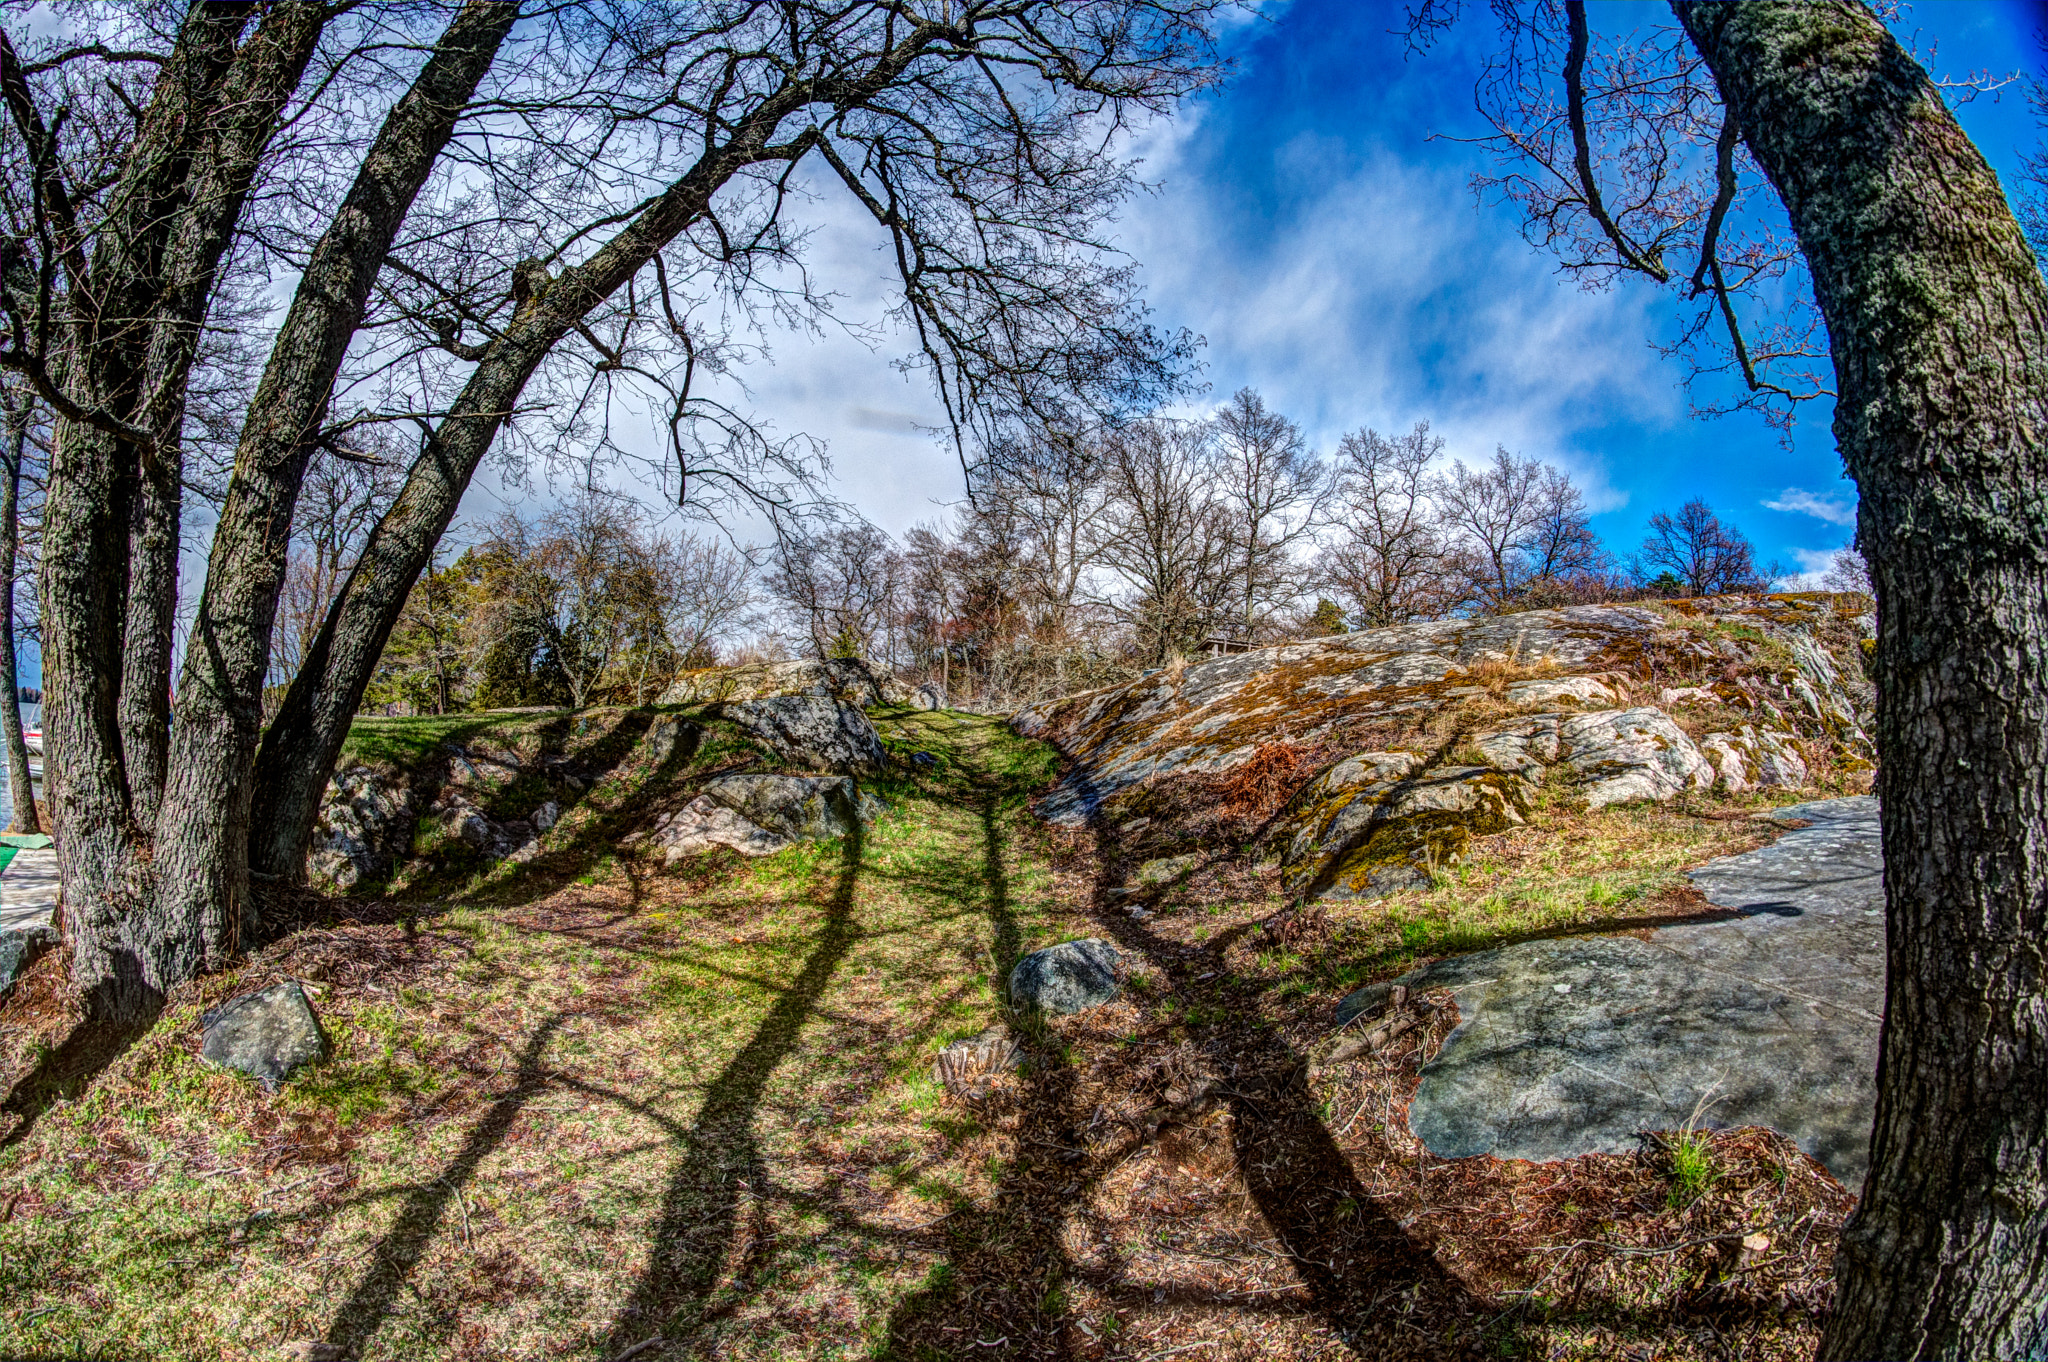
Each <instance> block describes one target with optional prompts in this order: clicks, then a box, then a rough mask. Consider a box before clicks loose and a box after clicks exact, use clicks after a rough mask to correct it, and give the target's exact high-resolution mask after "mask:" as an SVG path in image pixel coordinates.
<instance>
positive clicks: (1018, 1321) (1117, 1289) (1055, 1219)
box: [889, 799, 1480, 1358]
mask: <svg viewBox="0 0 2048 1362" xmlns="http://www.w3.org/2000/svg"><path fill="white" fill-rule="evenodd" d="M995 810H996V804H995V802H994V800H993V799H991V801H990V802H989V804H988V806H987V814H986V816H985V818H984V831H985V837H986V841H987V846H988V853H987V855H988V864H989V866H990V871H991V874H992V876H995V877H996V878H995V879H993V880H992V885H997V884H1000V879H999V874H1000V866H1001V847H1000V840H999V839H1000V825H999V823H998V822H997V820H996V818H995V816H994V814H995ZM1098 835H1099V836H1101V835H1104V834H1098ZM1113 862H1114V858H1113V857H1109V858H1105V860H1104V864H1105V865H1107V864H1111V863H1113ZM1102 888H1103V887H1102V886H1098V894H1097V903H1098V904H1101V903H1102V902H1103V901H1104V900H1105V898H1106V895H1104V894H1102V893H1101V892H1100V891H1101V889H1102ZM991 903H992V913H993V914H994V915H995V925H996V930H997V933H998V935H999V936H1000V935H1001V934H1002V932H1003V931H1004V930H1005V926H1006V925H1008V930H1009V932H1010V933H1011V939H1012V940H1014V939H1015V927H1014V925H1013V924H1007V913H1006V905H1005V900H1004V899H1003V897H1002V896H1001V895H1000V893H998V894H996V895H995V896H994V897H993V898H992V901H991ZM1096 919H1097V922H1098V923H1099V924H1100V925H1101V926H1102V927H1103V928H1105V929H1106V933H1105V934H1107V935H1111V936H1113V937H1114V938H1115V939H1116V940H1117V942H1118V944H1119V945H1120V947H1121V948H1122V949H1123V950H1124V951H1125V952H1126V953H1127V954H1129V955H1135V956H1138V957H1141V958H1143V959H1145V960H1146V961H1148V962H1149V963H1150V964H1151V965H1152V966H1153V968H1154V969H1156V970H1157V971H1158V972H1159V973H1160V974H1162V975H1164V976H1165V978H1166V979H1167V980H1168V981H1170V984H1171V987H1172V992H1173V993H1174V994H1176V995H1178V1000H1179V1001H1181V1002H1183V1003H1193V1002H1200V1003H1203V1004H1206V1005H1208V1006H1209V1007H1210V1008H1212V1009H1214V1010H1215V1011H1216V1012H1217V1013H1218V1014H1220V1015H1222V1016H1223V1017H1225V1018H1227V1019H1236V1020H1235V1021H1231V1020H1226V1021H1225V1022H1224V1023H1223V1025H1222V1026H1221V1027H1219V1028H1217V1030H1216V1032H1215V1033H1214V1034H1213V1038H1212V1039H1211V1041H1210V1043H1209V1044H1207V1045H1206V1046H1205V1047H1204V1050H1205V1059H1206V1061H1207V1062H1208V1064H1209V1065H1211V1066H1212V1068H1213V1070H1214V1071H1215V1073H1216V1074H1217V1076H1218V1077H1219V1078H1220V1080H1221V1084H1222V1088H1221V1090H1222V1094H1223V1095H1224V1097H1225V1100H1226V1102H1227V1104H1228V1106H1229V1108H1230V1112H1231V1118H1232V1119H1231V1122H1230V1125H1231V1132H1232V1138H1233V1140H1234V1142H1235V1146H1236V1148H1235V1154H1236V1163H1237V1168H1238V1173H1239V1176H1240V1177H1241V1178H1242V1182H1243V1186H1244V1190H1245V1192H1246V1193H1247V1195H1248V1196H1249V1197H1250V1199H1251V1201H1252V1202H1253V1204H1254V1205H1255V1206H1256V1207H1257V1209H1258V1211H1259V1214H1260V1217H1261V1218H1262V1219H1263V1220H1264V1222H1265V1224H1266V1227H1267V1229H1268V1230H1269V1231H1270V1232H1271V1234H1272V1236H1273V1240H1272V1242H1273V1243H1274V1244H1275V1246H1276V1248H1277V1255H1278V1256H1280V1257H1283V1258H1285V1259H1287V1260H1288V1261H1289V1263H1290V1266H1291V1268H1292V1270H1293V1271H1294V1273H1295V1274H1296V1276H1297V1278H1298V1279H1299V1281H1300V1283H1301V1286H1302V1288H1303V1290H1304V1291H1305V1293H1306V1295H1307V1298H1308V1299H1307V1308H1308V1309H1309V1310H1310V1311H1311V1312H1313V1313H1314V1314H1315V1315H1317V1316H1319V1317H1320V1319H1321V1321H1322V1322H1323V1323H1324V1324H1325V1325H1326V1326H1327V1327H1328V1328H1329V1329H1330V1330H1331V1332H1333V1333H1335V1334H1336V1335H1337V1336H1338V1337H1339V1338H1341V1339H1343V1340H1344V1341H1345V1342H1346V1343H1347V1344H1348V1345H1349V1346H1350V1347H1351V1348H1352V1349H1353V1350H1354V1351H1356V1352H1358V1353H1359V1354H1361V1355H1365V1356H1373V1357H1384V1356H1410V1355H1418V1356H1419V1355H1427V1356H1431V1357H1456V1356H1461V1355H1467V1354H1469V1353H1471V1352H1472V1351H1473V1350H1474V1348H1475V1347H1476V1345H1477V1343H1478V1335H1479V1333H1480V1329H1479V1327H1478V1321H1477V1317H1478V1315H1479V1308H1478V1305H1477V1302H1475V1301H1474V1300H1473V1299H1472V1298H1471V1296H1470V1295H1469V1293H1468V1292H1466V1290H1465V1289H1464V1288H1463V1287H1462V1285H1460V1284H1459V1283H1458V1282H1457V1281H1455V1280H1454V1279H1453V1278H1451V1277H1450V1275H1449V1274H1447V1273H1445V1272H1444V1271H1443V1270H1442V1268H1441V1267H1440V1266H1439V1265H1438V1264H1437V1263H1436V1261H1435V1259H1434V1257H1433V1256H1432V1255H1431V1253H1430V1251H1429V1249H1428V1248H1427V1247H1426V1246H1424V1245H1421V1244H1418V1243H1416V1242H1414V1241H1413V1240H1411V1239H1410V1238H1409V1237H1408V1235H1407V1234H1406V1233H1405V1232H1404V1231H1403V1230H1402V1228H1401V1227H1400V1226H1399V1225H1398V1224H1397V1223H1395V1222H1394V1221H1393V1220H1392V1219H1391V1218H1390V1217H1388V1216H1387V1215H1385V1214H1384V1213H1383V1212H1380V1211H1379V1210H1378V1209H1377V1208H1376V1207H1375V1205H1374V1202H1373V1199H1372V1197H1371V1196H1370V1195H1369V1194H1368V1193H1367V1191H1366V1189H1365V1187H1364V1186H1363V1184H1361V1183H1360V1182H1359V1180H1358V1178H1357V1175H1356V1173H1355V1172H1354V1171H1353V1170H1352V1168H1351V1165H1350V1163H1349V1161H1348V1160H1347V1159H1346V1158H1345V1157H1344V1155H1343V1153H1342V1151H1341V1150H1340V1149H1339V1148H1338V1147H1337V1144H1336V1142H1335V1140H1334V1139H1333V1138H1332V1137H1331V1135H1330V1132H1329V1131H1328V1129H1327V1128H1326V1127H1325V1126H1324V1124H1323V1122H1322V1120H1321V1119H1320V1117H1319V1116H1318V1115H1317V1113H1316V1111H1315V1104H1314V1099H1313V1097H1312V1095H1311V1093H1310V1092H1309V1089H1308V1086H1307V1083H1306V1081H1305V1066H1304V1064H1303V1061H1302V1057H1301V1056H1300V1055H1298V1054H1296V1053H1295V1052H1294V1050H1293V1049H1292V1048H1291V1047H1290V1046H1289V1045H1288V1044H1287V1043H1286V1041H1285V1040H1284V1039H1283V1038H1282V1037H1281V1036H1280V1035H1279V1034H1278V1033H1277V1032H1276V1031H1273V1030H1271V1029H1268V1028H1266V1027H1264V1026H1261V1025H1259V1024H1258V1022H1257V1020H1256V1011H1255V1008H1254V1007H1253V1006H1252V1005H1251V1001H1250V1000H1249V999H1244V998H1238V997H1234V996H1232V990H1231V987H1230V983H1229V981H1228V980H1227V979H1217V980H1216V982H1214V983H1208V982H1205V981H1206V980H1207V979H1208V978H1209V977H1210V976H1211V975H1212V973H1215V974H1220V973H1221V971H1217V970H1215V968H1214V967H1215V966H1216V965H1217V964H1219V963H1220V961H1219V959H1218V957H1217V956H1216V955H1215V954H1214V953H1213V946H1212V947H1211V948H1210V949H1204V950H1195V951H1191V950H1188V949H1186V948H1183V947H1181V946H1178V945H1177V944H1175V943H1173V942H1170V941H1168V940H1166V939H1164V938H1162V937H1160V936H1158V935H1156V934H1154V933H1152V932H1150V931H1147V930H1146V929H1145V928H1144V927H1142V926H1141V925H1139V924H1138V923H1137V922H1136V921H1134V920H1132V919H1131V918H1130V917H1128V916H1127V915H1125V914H1122V913H1116V912H1112V911H1109V910H1108V909H1106V908H1099V909H1098V911H1097V914H1096ZM1013 956H1014V951H1012V952H1011V953H1010V955H1006V956H1003V957H1002V962H1003V963H1004V964H1005V966H1007V964H1008V963H1009V960H1010V959H1011V958H1012V957H1013ZM1247 1019H1249V1020H1247ZM1077 1086H1078V1085H1077V1074H1076V1072H1075V1070H1074V1069H1073V1068H1071V1067H1069V1066H1064V1065H1061V1066H1054V1067H1050V1068H1048V1069H1045V1070H1042V1071H1040V1072H1039V1073H1037V1074H1035V1075H1033V1076H1032V1078H1031V1079H1030V1080H1029V1082H1028V1083H1027V1085H1026V1091H1025V1095H1024V1098H1023V1100H1024V1103H1025V1112H1024V1115H1023V1120H1022V1121H1021V1122H1020V1125H1019V1129H1018V1136H1017V1143H1018V1150H1019V1154H1020V1157H1019V1159H1018V1162H1017V1166H1016V1168H1015V1169H1014V1170H1012V1171H1011V1172H1010V1173H1009V1174H1007V1175H1006V1176H1005V1177H1004V1178H1003V1179H1002V1181H1001V1184H1000V1185H999V1187H998V1189H997V1192H996V1195H995V1198H994V1201H993V1204H992V1206H991V1207H990V1209H988V1210H986V1211H978V1212H970V1213H966V1214H956V1215H954V1216H952V1217H951V1218H950V1219H948V1221H947V1222H946V1225H945V1229H944V1234H945V1239H946V1252H947V1257H946V1260H945V1263H944V1265H943V1267H942V1268H941V1269H940V1270H939V1271H937V1272H936V1273H935V1274H934V1277H933V1280H932V1281H931V1283H930V1284H929V1285H927V1286H926V1287H925V1288H923V1289H921V1290H920V1291H918V1292H916V1293H913V1294H912V1295H911V1296H910V1297H909V1298H907V1299H906V1300H905V1301H904V1302H903V1303H902V1304H901V1305H900V1306H899V1307H898V1309H897V1310H896V1312H895V1313H894V1315H893V1316H892V1317H891V1319H890V1322H889V1343H890V1347H891V1349H892V1355H897V1356H902V1357H906V1358H928V1357H929V1358H940V1357H951V1356H957V1355H960V1353H961V1352H962V1351H964V1350H965V1349H966V1348H967V1347H969V1346H970V1345H971V1346H972V1347H973V1348H974V1349H975V1355H976V1356H978V1357H993V1358H1000V1357H1005V1356H1031V1357H1041V1356H1054V1357H1065V1356H1068V1355H1069V1353H1070V1351H1071V1349H1070V1344H1071V1343H1077V1342H1079V1339H1078V1338H1075V1337H1073V1336H1071V1335H1069V1333H1068V1332H1067V1330H1066V1328H1065V1324H1066V1321H1065V1320H1064V1319H1063V1318H1062V1315H1063V1313H1064V1311H1063V1308H1062V1306H1061V1303H1060V1302H1061V1291H1060V1286H1061V1283H1062V1281H1063V1280H1064V1279H1067V1278H1070V1277H1071V1278H1075V1279H1080V1280H1086V1281H1088V1282H1089V1283H1090V1284H1091V1285H1092V1286H1094V1287H1096V1288H1097V1289H1099V1290H1101V1291H1102V1292H1103V1293H1104V1294H1106V1295H1107V1296H1109V1297H1110V1298H1111V1299H1114V1300H1118V1301H1119V1302H1123V1303H1127V1304H1128V1305H1129V1306H1131V1307H1134V1308H1137V1309H1141V1310H1142V1309H1143V1308H1145V1306H1144V1302H1146V1301H1147V1300H1151V1299H1160V1297H1158V1296H1155V1295H1154V1292H1155V1291H1158V1290H1160V1289H1161V1288H1159V1287H1157V1286H1155V1284H1154V1283H1152V1282H1149V1281H1148V1282H1145V1283H1142V1284H1139V1283H1132V1282H1128V1281H1126V1280H1124V1279H1123V1272H1122V1270H1121V1268H1120V1267H1117V1268H1111V1269H1109V1270H1108V1271H1106V1272H1105V1271H1104V1270H1103V1269H1100V1268H1092V1267H1091V1268H1080V1269H1077V1268H1076V1266H1075V1265H1074V1264H1072V1263H1071V1262H1070V1261H1069V1259H1068V1256H1067V1254H1066V1252H1065V1250H1064V1248H1063V1246H1062V1243H1061V1230H1062V1226H1063V1225H1064V1224H1065V1223H1066V1222H1067V1221H1068V1220H1070V1219H1071V1218H1072V1217H1073V1216H1074V1215H1075V1214H1076V1212H1077V1208H1079V1207H1081V1206H1082V1205H1084V1204H1085V1197H1086V1189H1087V1188H1089V1187H1090V1186H1092V1185H1093V1184H1094V1183H1095V1182H1096V1181H1097V1180H1098V1179H1099V1178H1101V1177H1104V1176H1106V1175H1107V1174H1108V1173H1110V1172H1111V1171H1113V1169H1114V1168H1115V1166H1117V1165H1118V1164H1120V1163H1121V1162H1122V1161H1123V1160H1124V1159H1126V1158H1127V1157H1129V1156H1130V1154H1131V1153H1132V1149H1131V1147H1130V1146H1128V1145H1125V1144H1122V1143H1118V1144H1116V1145H1114V1146H1112V1147H1109V1148H1107V1149H1098V1150H1097V1151H1095V1152H1092V1153H1091V1152H1088V1145H1089V1143H1090V1141H1089V1140H1088V1138H1087V1135H1086V1133H1085V1132H1084V1131H1083V1130H1082V1128H1081V1127H1082V1125H1083V1121H1082V1120H1081V1119H1080V1118H1081V1117H1082V1116H1084V1115H1085V1113H1080V1112H1078V1111H1076V1110H1075V1109H1073V1105H1072V1104H1073V1101H1074V1094H1075V1089H1076V1088H1077ZM1266 1251H1268V1252H1272V1251H1274V1250H1266ZM1172 1294H1173V1296H1174V1297H1175V1299H1176V1301H1177V1302H1178V1303H1180V1304H1183V1305H1195V1306H1197V1307H1198V1308H1200V1309H1202V1310H1204V1311H1205V1312H1213V1315H1212V1317H1215V1318H1219V1319H1229V1318H1232V1317H1239V1318H1245V1319H1255V1318H1270V1317H1273V1316H1275V1315H1280V1314H1287V1313H1296V1312H1299V1311H1300V1310H1301V1308H1302V1307H1301V1306H1300V1305H1296V1304H1291V1303H1283V1302H1276V1301H1271V1300H1267V1301H1259V1302H1253V1301H1239V1300H1235V1299H1232V1298H1231V1297H1230V1295H1229V1294H1228V1293H1220V1294H1212V1293H1207V1292H1203V1291H1200V1290H1195V1291H1192V1292H1189V1291H1185V1290H1179V1289H1176V1290H1173V1292H1172ZM1411 1314H1413V1315H1414V1316H1417V1317H1420V1318H1422V1319H1425V1320H1429V1321H1430V1322H1431V1323H1432V1324H1433V1325H1436V1326H1439V1328H1438V1330H1437V1331H1434V1332H1432V1334H1431V1335H1430V1336H1428V1337H1423V1336H1421V1335H1420V1334H1419V1333H1418V1332H1417V1331H1416V1330H1415V1329H1414V1328H1413V1327H1412V1326H1411V1325H1410V1324H1409V1323H1407V1322H1406V1321H1407V1319H1408V1317H1409V1316H1410V1315H1411ZM1446 1320H1453V1321H1458V1320H1469V1321H1471V1325H1470V1327H1466V1328H1457V1329H1454V1330H1452V1331H1451V1332H1450V1333H1448V1334H1446V1333H1444V1332H1442V1331H1441V1328H1440V1326H1442V1324H1443V1323H1444V1322H1445V1321H1446Z"/></svg>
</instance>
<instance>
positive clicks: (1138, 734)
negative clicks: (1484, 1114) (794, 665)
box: [1014, 595, 1875, 899]
mask: <svg viewBox="0 0 2048 1362" xmlns="http://www.w3.org/2000/svg"><path fill="white" fill-rule="evenodd" d="M1869 610H1870V603H1869V601H1868V600H1867V598H1864V597H1860V596H1830V595H1779V596H1765V597H1727V598H1719V599H1707V600H1697V601H1665V602H1654V603H1649V604H1643V605H1596V606H1576V607H1570V608H1565V609H1558V610H1536V611H1528V612H1525V613H1522V614H1514V615H1506V616H1499V617H1492V618H1481V619H1475V620H1445V621H1439V622H1433V623H1427V624H1415V625H1407V626H1403V627H1399V628H1392V629H1381V630H1374V631H1370V632H1365V633H1357V634H1345V635H1337V636H1334V637H1329V638H1324V639H1318V640H1314V641H1310V642H1304V643H1294V644H1288V645H1284V646H1281V647H1276V648H1265V649H1259V650H1256V651H1252V652H1247V653H1242V654H1238V655H1235V656H1229V657H1223V658H1217V659H1214V660H1210V661H1205V662H1199V663H1190V664H1187V665H1185V666H1181V667H1175V668H1169V669H1167V670H1165V671H1161V672H1157V673H1153V674H1151V675H1148V676H1146V677H1144V678H1141V679H1139V680H1137V681H1134V682H1130V683H1128V684H1125V685H1121V686H1114V687H1109V688H1106V689H1103V690H1098V691H1091V692H1087V693H1085V694H1082V695H1076V696H1070V697H1067V698H1065V699H1063V700H1060V701H1058V702H1056V703H1054V704H1051V705H1045V706H1038V707H1034V708H1030V709H1026V710H1024V711H1022V712H1021V713H1019V714H1018V715H1017V716H1016V719H1015V721H1014V722H1015V725H1016V727H1017V730H1018V731H1019V732H1021V733H1024V734H1027V735H1029V736H1032V737H1036V738H1041V739H1044V740H1046V741H1049V742H1052V743H1053V744H1055V745H1056V746H1058V747H1059V748H1060V750H1061V751H1062V752H1063V753H1065V754H1066V755H1067V756H1068V757H1069V758H1070V760H1071V765H1070V767H1069V769H1068V771H1067V772H1066V773H1065V775H1063V777H1062V778H1061V781H1060V783H1059V785H1058V787H1057V788H1056V789H1055V790H1054V791H1053V792H1052V793H1050V794H1049V795H1048V796H1047V797H1046V798H1045V799H1044V800H1043V801H1041V804H1040V811H1041V812H1042V813H1043V814H1044V815H1045V816H1046V817H1048V818H1049V819H1051V820H1053V821H1054V822H1056V823H1062V824H1066V825H1069V826H1080V825H1082V824H1087V823H1095V824H1098V825H1105V826H1114V827H1117V828H1119V829H1120V831H1121V832H1122V833H1123V834H1124V840H1125V841H1126V842H1127V844H1128V845H1129V846H1130V847H1131V851H1132V854H1133V855H1142V854H1143V853H1145V852H1148V851H1149V852H1154V853H1156V854H1158V855H1161V856H1164V855H1168V854H1172V855H1186V854H1189V853H1191V852H1198V851H1203V850H1212V851H1213V850H1216V849H1219V848H1224V847H1230V846H1233V845H1237V844H1242V843H1244V842H1246V841H1247V840H1255V841H1256V842H1257V843H1258V844H1259V846H1260V847H1261V848H1262V849H1263V851H1264V852H1265V853H1266V854H1267V855H1268V856H1270V857H1272V858H1274V859H1276V860H1277V861H1278V863H1279V865H1280V866H1281V868H1282V872H1283V879H1284V883H1285V886H1286V888H1287V890H1288V891H1289V892H1290V893H1291V894H1296V895H1301V896H1305V897H1308V898H1311V899H1353V898H1377V897H1383V896H1385V895H1386V894H1389V893H1392V892H1394V891H1396V890H1401V889H1415V888H1420V887H1424V886H1426V885H1428V884H1429V883H1430V882H1431V880H1432V877H1433V876H1435V875H1436V874H1438V873H1439V872H1440V871H1442V870H1444V869H1446V868H1449V867H1452V866H1455V865H1457V864H1459V862H1460V861H1461V859H1462V858H1463V857H1464V856H1465V855H1466V849H1467V846H1468V844H1469V842H1470V840H1471V839H1472V838H1473V837H1474V836H1478V835H1485V834H1493V833H1501V832H1505V831H1507V830H1508V829H1510V828H1515V827H1521V826H1524V825H1526V824H1527V823H1528V821H1529V817H1530V815H1531V812H1532V810H1533V809H1534V808H1535V807H1536V806H1537V805H1538V804H1545V805H1548V804H1551V803H1557V804H1560V805H1564V806H1570V807H1574V808H1578V809H1583V810H1589V811H1590V810H1597V809H1600V808H1603V807H1606V806H1609V805H1614V804H1625V803H1630V802H1635V801H1645V800H1647V801H1654V802H1664V801H1668V800H1670V799H1672V798H1674V797H1675V796H1678V795H1680V794H1682V793H1687V792H1714V793H1717V794H1720V795H1726V796H1734V797H1741V796H1745V795H1753V794H1755V793H1756V792H1760V791H1773V790H1775V791H1795V790H1802V789H1813V790H1826V791H1831V792H1837V793H1839V792H1855V793H1860V792H1861V791H1863V790H1865V789H1867V788H1868V785H1869V772H1870V770H1871V766H1870V759H1871V757H1872V755H1873V749H1872V747H1871V743H1870V739H1869V737H1868V735H1867V733H1866V729H1867V728H1868V726H1869V723H1870V720H1871V707H1872V702H1873V696H1872V692H1871V688H1870V686H1869V684H1868V682H1867V681H1866V680H1864V677H1863V654H1862V640H1864V639H1866V638H1869V637H1870V636H1871V635H1872V633H1873V631H1874V627H1875V621H1874V619H1873V618H1872V617H1871V616H1870V614H1869Z"/></svg>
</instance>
